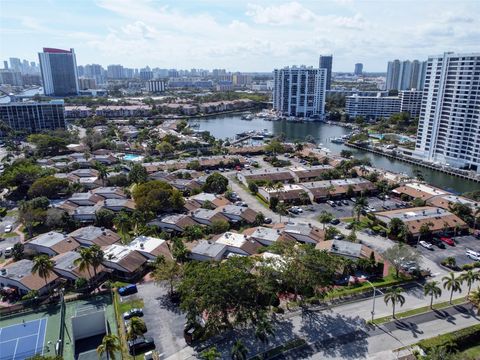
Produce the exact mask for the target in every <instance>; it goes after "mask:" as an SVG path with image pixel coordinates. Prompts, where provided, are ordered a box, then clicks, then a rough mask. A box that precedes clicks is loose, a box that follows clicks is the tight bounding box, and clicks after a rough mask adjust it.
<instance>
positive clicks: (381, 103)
mask: <svg viewBox="0 0 480 360" xmlns="http://www.w3.org/2000/svg"><path fill="white" fill-rule="evenodd" d="M400 103H401V101H400V98H399V97H398V96H382V94H381V93H378V94H377V95H376V96H358V95H351V96H347V97H346V102H345V112H346V113H347V115H348V116H350V117H351V118H355V117H357V116H363V117H365V118H367V119H378V118H381V117H383V118H388V117H390V116H391V115H393V114H395V113H399V112H400Z"/></svg>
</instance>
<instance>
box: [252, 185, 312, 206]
mask: <svg viewBox="0 0 480 360" xmlns="http://www.w3.org/2000/svg"><path fill="white" fill-rule="evenodd" d="M258 195H260V196H261V197H262V198H264V199H265V201H266V202H270V200H271V199H272V198H277V199H278V200H279V201H284V202H287V203H295V202H299V201H301V199H303V200H306V201H309V200H310V197H309V195H308V193H307V192H306V191H305V189H304V188H303V187H302V186H300V185H298V184H285V185H283V186H282V188H280V189H277V188H269V187H265V186H262V187H259V188H258Z"/></svg>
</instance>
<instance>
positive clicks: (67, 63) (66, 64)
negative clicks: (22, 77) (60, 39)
mask: <svg viewBox="0 0 480 360" xmlns="http://www.w3.org/2000/svg"><path fill="white" fill-rule="evenodd" d="M38 58H39V59H40V70H41V73H42V80H43V91H44V93H45V95H47V96H48V95H53V96H71V95H78V90H79V89H78V73H77V60H76V58H75V52H74V50H73V49H70V50H61V49H53V48H43V52H41V53H38Z"/></svg>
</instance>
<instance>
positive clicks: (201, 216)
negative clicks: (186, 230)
mask: <svg viewBox="0 0 480 360" xmlns="http://www.w3.org/2000/svg"><path fill="white" fill-rule="evenodd" d="M190 216H191V218H192V219H193V220H194V221H196V222H197V223H199V224H202V225H206V226H211V225H212V223H213V222H214V221H222V220H223V221H227V222H228V218H227V217H226V216H225V215H223V214H222V213H221V212H218V211H215V210H208V209H197V210H194V211H191V212H190Z"/></svg>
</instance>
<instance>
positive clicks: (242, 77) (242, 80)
mask: <svg viewBox="0 0 480 360" xmlns="http://www.w3.org/2000/svg"><path fill="white" fill-rule="evenodd" d="M222 80H225V81H229V79H222ZM231 80H232V83H233V85H234V86H237V87H245V86H248V85H250V84H251V83H252V76H251V75H249V74H242V73H240V72H237V73H235V74H233V75H232V79H231Z"/></svg>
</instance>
